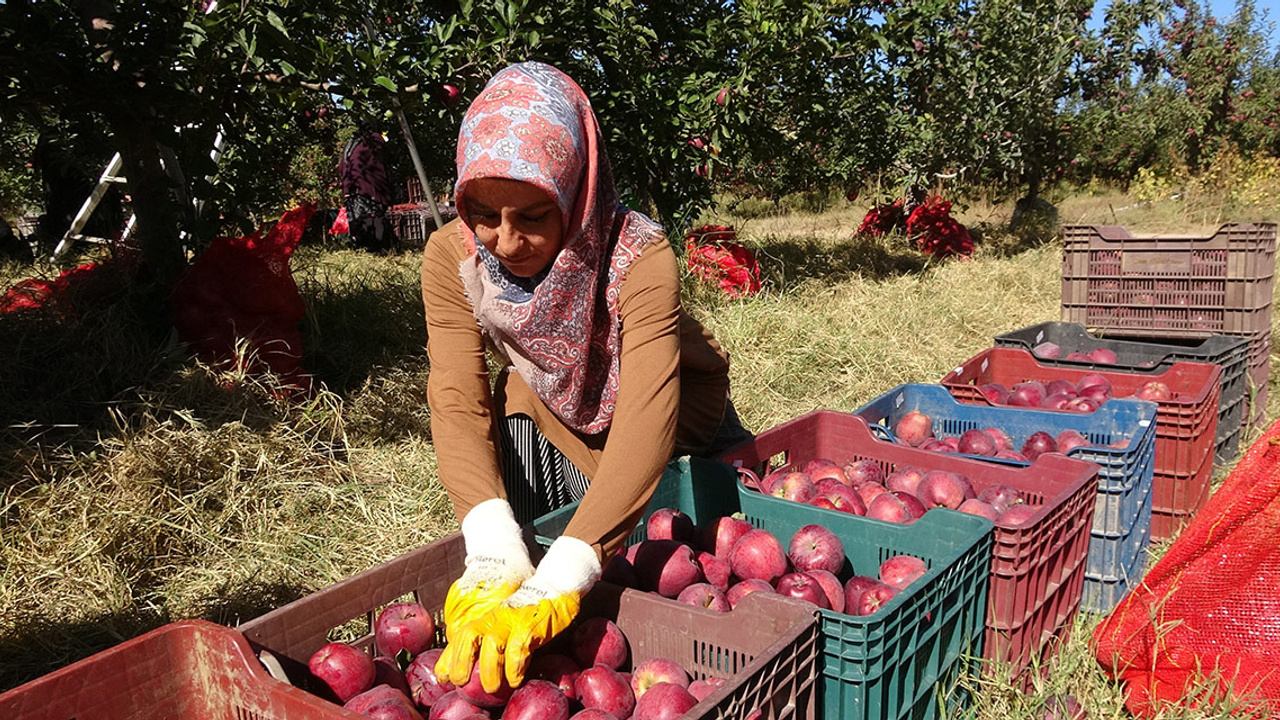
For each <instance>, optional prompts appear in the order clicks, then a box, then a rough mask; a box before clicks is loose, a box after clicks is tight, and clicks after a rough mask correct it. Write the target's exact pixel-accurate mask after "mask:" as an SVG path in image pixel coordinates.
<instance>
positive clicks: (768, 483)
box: [759, 465, 794, 495]
mask: <svg viewBox="0 0 1280 720" xmlns="http://www.w3.org/2000/svg"><path fill="white" fill-rule="evenodd" d="M792 472H794V471H793V470H792V469H791V466H789V465H787V466H783V467H780V468H778V469H777V470H774V471H773V472H771V473H769V474H768V475H765V476H764V477H762V478H760V488H759V489H760V492H762V493H764V494H765V495H769V494H770V493H772V492H773V488H774V487H775V486H776V485H777V484H778V482H779V481H781V480H782V478H784V477H786V476H787V475H789V474H791V473H792Z"/></svg>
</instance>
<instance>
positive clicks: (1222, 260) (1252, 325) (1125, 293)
mask: <svg viewBox="0 0 1280 720" xmlns="http://www.w3.org/2000/svg"><path fill="white" fill-rule="evenodd" d="M1063 239H1064V246H1063V254H1062V319H1063V320H1065V321H1068V322H1077V323H1080V324H1082V325H1085V326H1086V327H1089V328H1097V329H1101V330H1105V331H1107V332H1108V334H1112V335H1114V334H1121V333H1122V334H1125V335H1175V334H1176V335H1188V336H1195V335H1200V336H1205V335H1210V334H1213V333H1227V334H1236V335H1238V334H1243V333H1248V332H1257V331H1261V330H1263V329H1266V328H1268V327H1270V324H1271V296H1272V289H1273V283H1274V273H1275V252H1276V226H1275V225H1274V224H1272V223H1256V224H1255V223H1228V224H1225V225H1223V226H1222V227H1220V228H1219V229H1218V230H1217V232H1215V233H1214V234H1213V235H1211V236H1209V237H1147V238H1136V237H1134V236H1132V235H1130V234H1129V232H1128V231H1127V230H1125V229H1124V228H1123V227H1119V226H1093V225H1067V226H1064V227H1063Z"/></svg>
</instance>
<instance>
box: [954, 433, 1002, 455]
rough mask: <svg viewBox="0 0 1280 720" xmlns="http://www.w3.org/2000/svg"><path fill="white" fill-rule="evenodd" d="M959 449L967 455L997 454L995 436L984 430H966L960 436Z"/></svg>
mask: <svg viewBox="0 0 1280 720" xmlns="http://www.w3.org/2000/svg"><path fill="white" fill-rule="evenodd" d="M956 449H957V450H959V451H960V452H962V453H964V454H965V455H982V456H984V457H991V456H992V455H995V454H996V451H997V449H998V448H996V441H995V438H993V437H991V436H990V435H988V434H987V433H986V431H984V430H965V431H964V434H963V435H961V436H960V442H959V445H957V447H956Z"/></svg>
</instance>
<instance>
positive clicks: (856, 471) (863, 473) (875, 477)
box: [844, 458, 884, 487]
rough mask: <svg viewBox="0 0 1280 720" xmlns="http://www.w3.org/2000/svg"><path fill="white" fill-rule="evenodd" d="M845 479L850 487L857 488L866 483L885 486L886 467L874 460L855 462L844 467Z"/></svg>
mask: <svg viewBox="0 0 1280 720" xmlns="http://www.w3.org/2000/svg"><path fill="white" fill-rule="evenodd" d="M844 474H845V477H846V478H848V480H849V482H848V484H849V486H850V487H856V486H858V485H861V484H862V483H864V482H874V483H880V484H881V485H883V484H884V467H882V466H881V465H880V463H879V462H877V461H875V460H873V459H872V458H863V459H861V460H855V461H853V462H851V463H849V464H848V465H845V466H844Z"/></svg>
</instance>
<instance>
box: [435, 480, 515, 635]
mask: <svg viewBox="0 0 1280 720" xmlns="http://www.w3.org/2000/svg"><path fill="white" fill-rule="evenodd" d="M462 538H463V541H464V542H465V543H466V546H467V558H466V570H464V571H463V573H462V577H460V578H458V579H457V580H456V581H455V582H454V583H453V585H452V586H451V587H450V588H449V594H448V595H447V596H446V597H445V601H444V622H445V632H446V634H447V635H448V636H449V637H450V638H452V637H453V633H454V631H455V629H456V628H460V627H462V626H463V625H465V624H467V623H469V622H471V621H472V620H475V619H476V618H478V617H481V616H483V615H486V614H488V613H489V611H491V610H493V609H494V608H495V607H497V606H498V603H500V602H502V601H503V600H505V599H507V597H508V596H510V595H511V594H512V593H514V592H515V591H516V590H517V589H519V587H520V584H521V583H523V582H524V581H525V580H527V579H529V577H530V576H532V575H533V563H532V562H530V561H529V549H528V548H527V547H525V544H524V539H523V538H522V536H521V533H520V525H519V524H518V523H517V522H516V516H515V513H514V512H512V510H511V505H510V503H508V502H507V501H506V500H503V499H501V498H494V499H493V500H486V501H484V502H482V503H480V504H479V505H476V506H475V507H473V508H471V511H470V512H468V513H467V516H466V517H465V518H463V519H462Z"/></svg>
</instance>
